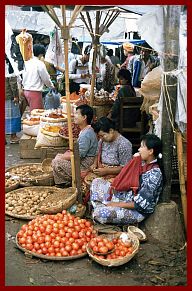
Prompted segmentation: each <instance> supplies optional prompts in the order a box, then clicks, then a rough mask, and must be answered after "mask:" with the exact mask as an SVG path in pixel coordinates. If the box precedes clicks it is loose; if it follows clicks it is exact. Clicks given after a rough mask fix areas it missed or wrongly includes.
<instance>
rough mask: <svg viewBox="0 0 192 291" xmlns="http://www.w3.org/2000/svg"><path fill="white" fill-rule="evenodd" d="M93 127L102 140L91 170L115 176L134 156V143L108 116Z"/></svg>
mask: <svg viewBox="0 0 192 291" xmlns="http://www.w3.org/2000/svg"><path fill="white" fill-rule="evenodd" d="M92 127H93V128H94V130H95V132H96V133H97V135H98V137H99V138H100V141H99V143H98V150H97V156H96V157H95V160H94V163H93V165H92V166H91V167H90V170H91V171H92V172H93V173H94V174H96V175H98V176H102V177H105V178H111V177H115V176H116V175H117V174H119V173H120V171H121V169H122V168H123V166H124V165H126V164H127V163H128V161H129V160H130V159H131V158H132V144H131V143H130V141H129V140H128V139H126V138H125V137H123V136H122V135H121V134H120V133H119V132H118V131H117V130H116V129H115V124H114V122H113V121H112V120H110V119H109V118H107V117H101V118H100V119H99V120H98V122H96V123H94V124H92Z"/></svg>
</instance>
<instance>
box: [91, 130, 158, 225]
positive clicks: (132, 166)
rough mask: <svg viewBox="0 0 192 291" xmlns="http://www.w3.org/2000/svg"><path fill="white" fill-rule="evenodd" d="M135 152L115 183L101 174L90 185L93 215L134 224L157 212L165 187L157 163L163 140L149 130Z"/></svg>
mask: <svg viewBox="0 0 192 291" xmlns="http://www.w3.org/2000/svg"><path fill="white" fill-rule="evenodd" d="M138 152H139V153H138V155H137V156H135V157H134V158H133V159H132V160H131V161H130V162H129V163H128V164H127V165H126V166H125V167H124V168H123V169H122V170H121V172H120V174H119V175H118V176H117V177H116V178H115V179H114V181H113V182H112V183H110V182H109V181H106V180H103V179H102V178H97V179H94V180H93V182H92V185H91V197H90V200H91V204H92V206H93V212H92V217H93V219H94V220H96V221H98V222H100V223H103V224H104V223H113V224H121V225H123V224H132V223H137V222H140V221H142V220H143V219H145V218H146V217H147V216H148V215H149V214H151V213H153V212H154V209H155V206H156V204H157V202H158V200H159V196H160V193H161V191H162V180H163V179H162V172H161V170H160V168H159V165H158V162H157V160H158V156H159V154H160V153H161V140H160V139H159V138H158V137H157V136H156V135H154V134H147V135H145V136H143V138H142V140H141V146H140V148H139V150H138Z"/></svg>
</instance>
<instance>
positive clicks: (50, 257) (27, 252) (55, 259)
mask: <svg viewBox="0 0 192 291" xmlns="http://www.w3.org/2000/svg"><path fill="white" fill-rule="evenodd" d="M15 242H16V245H17V247H18V249H20V250H21V251H23V252H24V253H26V254H29V255H31V256H33V257H37V258H40V259H44V260H50V261H67V260H75V259H80V258H83V257H85V256H86V255H87V252H85V253H83V254H80V255H77V256H67V257H52V256H46V255H40V254H37V253H34V252H31V251H29V250H26V249H24V248H23V247H21V246H20V244H19V243H18V239H17V235H16V238H15Z"/></svg>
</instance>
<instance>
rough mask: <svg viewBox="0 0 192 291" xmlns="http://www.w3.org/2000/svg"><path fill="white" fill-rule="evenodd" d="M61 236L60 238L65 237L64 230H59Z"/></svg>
mask: <svg viewBox="0 0 192 291" xmlns="http://www.w3.org/2000/svg"><path fill="white" fill-rule="evenodd" d="M59 236H60V237H64V236H65V232H64V230H63V229H60V230H59Z"/></svg>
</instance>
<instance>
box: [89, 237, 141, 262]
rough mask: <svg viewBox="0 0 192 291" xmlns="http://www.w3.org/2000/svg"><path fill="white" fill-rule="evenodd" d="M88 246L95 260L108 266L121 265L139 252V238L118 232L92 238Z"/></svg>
mask: <svg viewBox="0 0 192 291" xmlns="http://www.w3.org/2000/svg"><path fill="white" fill-rule="evenodd" d="M86 248H87V253H88V255H89V256H90V257H91V258H92V259H93V260H94V261H95V262H97V263H99V264H101V265H103V266H108V267H113V266H120V265H123V264H125V263H127V262H129V261H130V260H131V259H132V258H133V257H134V256H135V254H136V253H137V252H138V250H139V240H138V238H137V237H136V236H135V235H132V234H128V233H124V232H117V233H111V234H105V235H100V236H96V237H94V238H92V239H91V240H90V241H89V243H88V244H87V246H86Z"/></svg>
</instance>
